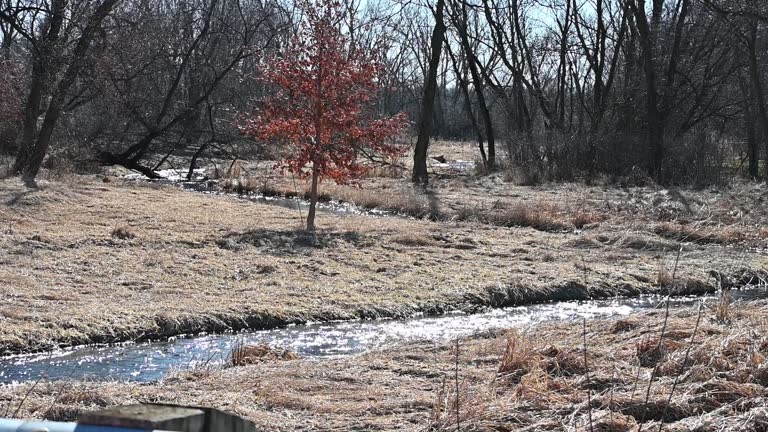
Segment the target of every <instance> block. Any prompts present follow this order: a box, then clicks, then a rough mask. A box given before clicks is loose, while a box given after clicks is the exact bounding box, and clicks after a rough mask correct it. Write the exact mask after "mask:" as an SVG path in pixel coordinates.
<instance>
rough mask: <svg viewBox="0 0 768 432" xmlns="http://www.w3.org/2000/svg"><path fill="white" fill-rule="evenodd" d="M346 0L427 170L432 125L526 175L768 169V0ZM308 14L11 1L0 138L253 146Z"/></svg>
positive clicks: (21, 147)
mask: <svg viewBox="0 0 768 432" xmlns="http://www.w3.org/2000/svg"><path fill="white" fill-rule="evenodd" d="M347 6H348V7H349V8H350V10H351V11H355V12H354V13H353V14H350V15H351V16H353V17H354V18H352V19H350V22H348V23H344V24H343V25H344V26H345V31H347V32H349V34H350V37H352V38H354V39H356V40H357V41H359V42H360V43H362V44H363V45H365V43H366V41H371V43H373V42H374V41H378V40H380V38H381V37H382V36H384V37H386V39H387V40H388V42H389V50H388V58H387V63H386V70H387V72H386V74H385V75H384V76H383V79H384V80H385V81H386V82H385V83H384V87H385V88H386V92H384V94H382V95H381V100H380V103H379V104H378V105H379V107H380V109H381V110H382V112H385V113H390V114H391V113H395V112H399V111H401V110H404V111H406V112H408V113H409V115H410V117H411V120H412V121H413V123H414V132H417V131H418V132H419V135H420V139H418V144H417V146H416V154H415V159H414V160H415V162H416V168H415V172H414V179H415V180H417V181H426V172H420V171H419V170H420V166H421V165H422V164H423V163H424V160H425V159H426V158H425V155H426V153H425V152H426V151H427V148H428V141H429V140H428V138H429V137H430V136H439V137H444V138H450V139H465V140H471V141H476V142H477V147H478V160H481V161H482V163H483V164H485V165H486V166H487V168H489V169H494V168H498V167H499V166H501V165H507V166H514V167H517V169H518V170H522V171H524V172H525V173H526V175H527V176H528V177H530V178H531V179H537V178H539V179H541V178H549V179H554V180H558V179H563V180H567V179H576V178H586V179H591V178H594V177H596V176H598V175H601V174H603V175H609V176H616V177H618V176H624V175H626V174H627V173H629V172H636V173H638V174H640V175H642V176H644V177H647V178H649V179H654V180H656V181H659V182H665V183H669V182H686V183H699V184H708V183H713V182H719V181H723V180H727V179H728V178H731V177H732V176H735V175H739V176H745V177H749V178H760V177H766V176H768V163H766V160H767V159H768V105H767V104H768V102H767V101H766V98H767V97H768V96H767V95H766V91H768V90H766V86H767V85H768V84H766V83H767V82H768V4H767V3H765V2H756V1H750V0H649V1H645V0H432V1H426V0H422V2H421V3H419V2H404V1H402V0H382V1H381V2H380V3H373V2H365V3H360V2H355V0H348V3H347ZM295 22H297V20H296V9H295V8H294V7H293V5H291V4H290V3H289V2H288V0H101V1H98V2H93V1H88V0H0V42H1V43H0V149H1V150H2V151H3V152H4V153H6V154H8V155H12V156H13V157H14V158H15V164H14V167H13V170H14V171H15V172H17V173H21V174H25V175H27V176H29V177H34V176H35V175H36V174H37V171H38V170H39V167H40V165H41V164H42V163H43V161H44V157H47V160H48V161H50V162H49V163H51V164H53V163H55V162H56V161H59V160H67V161H70V162H71V163H75V164H78V165H89V164H90V165H93V164H120V165H123V166H126V167H129V168H131V169H135V170H138V171H141V172H143V173H145V174H146V175H148V176H156V175H157V170H158V169H159V168H160V167H161V166H163V163H165V164H167V163H169V162H173V163H179V162H178V161H179V160H182V161H183V164H184V168H185V169H189V171H190V173H191V170H192V168H194V167H195V166H196V165H199V164H200V163H201V159H204V158H208V157H212V156H215V157H229V158H234V157H238V156H241V155H242V152H243V151H244V150H243V149H253V148H259V146H257V145H254V144H253V143H249V142H247V141H245V140H244V139H243V138H242V137H241V136H240V135H239V134H238V132H237V130H236V128H235V127H234V123H235V119H236V117H237V115H238V114H239V113H246V112H248V111H250V110H252V109H253V108H254V107H255V106H256V105H257V104H258V100H259V99H260V98H262V97H263V96H264V95H265V94H264V92H265V91H267V90H265V89H264V88H262V86H261V85H260V84H259V80H258V76H257V75H258V73H259V70H260V69H259V67H258V65H259V64H260V62H261V61H262V59H263V58H266V57H268V55H269V54H271V53H280V52H281V49H282V48H284V47H285V46H286V42H287V41H288V40H289V39H290V37H291V35H292V34H293V32H294V31H295ZM497 147H499V152H498V155H497V151H496V150H497ZM249 156H250V157H259V154H258V153H255V154H254V153H251V154H250V155H249Z"/></svg>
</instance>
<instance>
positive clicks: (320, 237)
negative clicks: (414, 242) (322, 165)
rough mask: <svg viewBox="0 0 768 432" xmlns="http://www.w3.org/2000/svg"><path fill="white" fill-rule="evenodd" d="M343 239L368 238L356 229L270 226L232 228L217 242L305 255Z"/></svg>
mask: <svg viewBox="0 0 768 432" xmlns="http://www.w3.org/2000/svg"><path fill="white" fill-rule="evenodd" d="M344 243H348V244H352V245H354V246H357V247H364V246H366V245H367V244H368V242H367V241H366V239H365V238H364V237H363V236H361V235H360V234H359V233H357V232H355V231H342V232H322V231H320V232H314V233H313V232H309V231H304V230H267V229H258V230H251V231H245V232H230V233H227V234H225V235H224V236H223V237H222V238H221V239H219V240H218V241H217V242H216V244H217V245H218V246H219V247H220V248H222V249H227V250H233V251H239V250H242V249H244V248H245V247H249V246H254V247H257V248H260V249H264V250H266V251H267V252H269V253H271V254H274V255H299V254H303V255H306V254H309V253H311V251H312V250H314V249H324V248H328V247H334V246H339V245H341V244H344Z"/></svg>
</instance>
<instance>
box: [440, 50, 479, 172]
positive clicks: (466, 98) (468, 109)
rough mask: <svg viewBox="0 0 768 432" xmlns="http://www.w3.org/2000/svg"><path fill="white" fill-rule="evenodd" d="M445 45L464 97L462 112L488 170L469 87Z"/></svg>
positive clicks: (450, 51) (454, 57)
mask: <svg viewBox="0 0 768 432" xmlns="http://www.w3.org/2000/svg"><path fill="white" fill-rule="evenodd" d="M445 45H446V47H447V51H448V56H449V57H450V58H451V64H452V65H453V73H454V74H455V75H456V79H457V80H458V84H459V88H460V89H461V94H462V95H463V96H464V110H465V111H466V113H467V117H469V122H470V124H471V125H472V129H474V130H475V133H476V134H477V146H478V148H479V149H480V157H481V158H482V160H483V168H485V169H488V157H487V156H486V154H485V148H484V146H483V134H482V131H481V130H480V125H478V124H477V118H476V117H475V113H474V111H472V101H471V99H470V98H469V88H468V87H469V86H468V84H467V80H466V74H465V73H463V72H462V71H460V70H459V64H458V61H457V60H456V56H454V55H453V51H452V50H451V46H450V45H448V42H447V41H446V43H445ZM465 70H466V69H465Z"/></svg>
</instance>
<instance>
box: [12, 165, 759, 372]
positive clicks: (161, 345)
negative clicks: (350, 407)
mask: <svg viewBox="0 0 768 432" xmlns="http://www.w3.org/2000/svg"><path fill="white" fill-rule="evenodd" d="M165 174H166V176H167V179H165V180H161V182H163V183H170V184H175V185H178V186H181V187H183V188H185V189H190V190H196V191H199V192H204V193H220V192H216V184H215V182H213V183H209V182H206V181H194V182H186V181H183V180H182V178H181V177H180V175H179V174H178V173H175V174H174V172H168V173H165ZM202 174H203V173H202V171H200V172H196V175H198V177H200V176H202ZM177 177H178V178H177ZM136 180H138V178H136ZM242 197H243V198H246V199H249V200H253V201H258V202H264V203H267V204H273V205H278V206H281V207H286V208H290V209H294V210H297V211H306V207H307V205H308V203H307V202H306V201H305V200H302V199H297V198H279V197H264V196H248V195H246V196H242ZM318 209H319V210H324V211H327V212H331V213H336V214H369V215H375V216H391V215H392V214H390V213H388V212H385V211H378V210H363V209H360V208H358V207H355V206H353V205H350V204H347V203H338V202H330V203H319V205H318ZM718 298H719V297H718V296H704V297H680V298H673V299H672V300H671V304H672V305H673V306H693V305H695V304H696V303H698V302H705V303H707V302H709V303H712V302H716V301H717V300H718ZM731 298H732V300H735V301H747V300H754V299H762V298H768V288H765V287H761V288H756V289H749V290H743V291H733V292H731ZM663 302H664V299H663V298H661V297H639V298H631V299H609V300H594V301H584V302H558V303H547V304H537V305H530V306H518V307H511V308H504V309H495V310H491V311H489V312H485V313H480V314H472V315H467V314H458V313H456V314H446V315H441V316H434V317H416V318H411V319H405V320H378V321H345V322H330V323H315V324H307V325H297V326H289V327H285V328H278V329H272V330H263V331H253V332H242V333H238V334H217V335H198V336H194V337H178V338H171V339H168V340H165V341H157V342H145V343H127V344H118V345H109V346H84V347H76V348H71V349H64V350H59V351H56V352H52V353H46V354H35V355H22V356H13V357H6V358H0V383H2V384H12V383H20V382H25V381H34V380H37V379H39V378H40V377H41V376H43V377H45V378H47V379H51V380H59V379H93V380H105V379H109V380H120V381H137V382H149V381H155V380H158V379H161V378H163V376H165V374H166V373H168V372H169V371H172V370H183V369H187V368H192V367H195V366H199V365H216V364H221V363H223V362H224V361H226V357H227V356H228V353H229V352H230V350H231V348H232V346H233V345H234V344H236V343H245V344H256V343H265V344H269V345H271V346H275V347H280V348H285V349H289V350H292V351H295V352H297V353H298V354H299V355H301V356H302V357H305V358H310V359H320V358H332V357H342V356H350V355H355V354H360V353H364V352H366V351H368V350H371V349H376V348H381V347H385V346H387V345H392V344H396V343H403V342H409V341H416V340H428V341H433V342H435V343H440V342H447V341H450V340H453V339H456V338H458V337H464V336H468V335H472V334H477V333H481V332H486V331H493V330H498V329H503V328H509V327H520V326H526V325H535V324H537V323H541V322H547V321H573V320H580V319H595V318H609V317H617V316H625V315H629V314H630V313H633V312H636V311H639V310H644V309H651V308H655V307H658V306H660V305H661V304H663Z"/></svg>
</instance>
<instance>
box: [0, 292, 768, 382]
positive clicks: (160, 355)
mask: <svg viewBox="0 0 768 432" xmlns="http://www.w3.org/2000/svg"><path fill="white" fill-rule="evenodd" d="M730 297H731V299H732V301H746V300H754V299H760V298H768V288H764V287H763V288H755V289H749V290H743V291H732V292H731V295H730ZM716 301H718V296H716V295H713V296H704V297H680V298H673V299H672V300H671V304H672V305H673V306H693V305H695V304H696V303H698V302H705V303H713V302H716ZM663 303H664V299H663V298H661V297H640V298H632V299H611V300H595V301H584V302H559V303H547V304H537V305H530V306H519V307H511V308H505V309H495V310H491V311H489V312H486V313H480V314H472V315H467V314H446V315H442V316H434V317H417V318H411V319H405V320H378V321H345V322H331V323H316V324H308V325H297V326H290V327H286V328H278V329H273V330H263V331H253V332H243V333H238V334H217V335H200V336H195V337H183V338H171V339H169V340H166V341H160V342H147V343H130V344H120V345H112V346H87V347H78V348H73V349H65V350H60V351H57V352H54V353H49V354H37V355H23V356H15V357H7V358H0V383H5V384H9V383H18V382H24V381H33V380H36V379H38V378H39V377H40V376H45V377H46V378H47V379H52V380H57V379H93V380H103V379H110V380H121V381H138V382H147V381H154V380H158V379H161V378H162V377H163V376H164V375H165V374H166V373H167V372H169V371H172V370H180V369H182V370H183V369H187V368H191V367H194V366H196V365H197V366H199V365H206V364H208V365H214V364H220V363H222V362H224V361H225V360H226V357H227V355H228V353H229V351H230V349H231V348H232V346H233V344H235V343H239V342H242V343H246V344H255V343H266V344H269V345H271V346H275V347H280V348H286V349H290V350H292V351H295V352H297V353H298V354H299V355H301V356H303V357H306V358H311V359H321V358H332V357H342V356H350V355H355V354H360V353H364V352H366V351H368V350H371V349H375V348H381V347H385V346H388V345H392V344H395V343H402V342H409V341H416V340H429V341H433V342H435V343H440V342H447V341H450V340H453V339H455V338H458V337H463V336H469V335H472V334H477V333H481V332H486V331H493V330H498V329H503V328H509V327H520V326H527V325H535V324H537V323H541V322H547V321H573V320H580V319H594V318H608V317H617V316H625V315H629V314H630V313H633V312H636V311H639V310H644V309H650V308H655V307H659V306H661V305H663Z"/></svg>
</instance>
